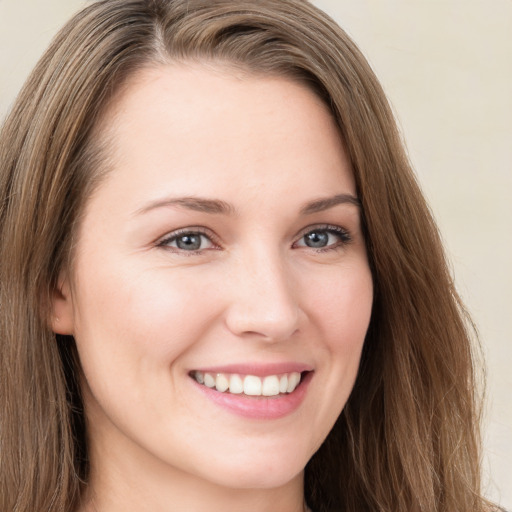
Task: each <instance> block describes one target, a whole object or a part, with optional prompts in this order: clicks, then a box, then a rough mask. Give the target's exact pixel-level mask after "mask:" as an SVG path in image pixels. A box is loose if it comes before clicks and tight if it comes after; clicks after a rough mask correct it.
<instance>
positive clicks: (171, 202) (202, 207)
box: [135, 197, 235, 215]
mask: <svg viewBox="0 0 512 512" xmlns="http://www.w3.org/2000/svg"><path fill="white" fill-rule="evenodd" d="M168 206H180V207H182V208H186V209H188V210H193V211H196V212H203V213H216V214H225V215H227V214H232V213H234V211H235V209H234V208H233V206H231V205H230V204H229V203H226V202H225V201H221V200H219V199H206V198H202V197H176V198H166V199H159V200H156V201H152V202H151V203H149V204H148V205H146V206H144V207H142V208H140V209H139V210H137V211H136V212H135V213H136V214H141V213H147V212H148V211H151V210H154V209H156V208H163V207H168Z"/></svg>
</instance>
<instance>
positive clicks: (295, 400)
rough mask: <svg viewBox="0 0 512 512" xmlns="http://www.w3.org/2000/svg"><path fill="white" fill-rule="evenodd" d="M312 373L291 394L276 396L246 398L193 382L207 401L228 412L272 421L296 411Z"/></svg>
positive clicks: (307, 374) (245, 396)
mask: <svg viewBox="0 0 512 512" xmlns="http://www.w3.org/2000/svg"><path fill="white" fill-rule="evenodd" d="M312 377H313V372H308V373H306V375H304V376H303V378H302V380H301V382H300V384H299V385H298V386H297V387H296V388H295V390H294V391H293V392H292V393H287V394H284V395H276V396H271V397H267V396H247V395H244V394H232V393H221V392H220V391H217V390H216V389H214V388H208V387H206V386H204V385H203V384H199V383H198V382H196V381H195V380H194V381H193V382H194V383H195V384H196V386H197V389H198V390H199V391H201V392H202V393H203V394H204V395H205V396H206V397H207V398H208V399H209V400H211V401H212V402H214V403H216V404H217V405H219V406H220V407H222V408H224V409H227V410H228V411H230V412H232V413H234V414H237V415H238V416H243V417H245V418H251V419H260V420H274V419H278V418H283V417H284V416H287V415H289V414H292V413H293V412H294V411H296V410H297V409H298V408H299V407H300V405H301V403H302V402H303V400H304V398H305V396H306V392H307V389H308V385H309V383H310V381H311V379H312Z"/></svg>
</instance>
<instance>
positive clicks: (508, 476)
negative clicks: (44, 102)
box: [0, 0, 512, 510]
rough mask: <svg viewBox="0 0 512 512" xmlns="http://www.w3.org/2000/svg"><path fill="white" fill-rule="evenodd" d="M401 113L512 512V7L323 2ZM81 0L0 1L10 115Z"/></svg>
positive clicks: (3, 97) (2, 105) (495, 466)
mask: <svg viewBox="0 0 512 512" xmlns="http://www.w3.org/2000/svg"><path fill="white" fill-rule="evenodd" d="M314 3H316V4H317V5H318V6H320V7H321V8H323V9H324V10H326V11H327V12H329V13H330V14H331V15H332V16H333V17H334V18H335V19H336V20H337V21H338V22H339V23H340V25H341V26H343V27H344V28H345V30H347V32H348V33H349V34H350V35H352V36H353V37H354V39H355V40H356V42H357V43H358V44H359V46H360V47H361V49H362V50H363V52H364V53H365V54H366V56H367V57H368V59H369V61H370V63H371V64H372V66H373V67H374V69H375V71H376V72H377V75H378V76H379V77H380V79H381V81H382V83H383V85H384V88H385V90H386V91H387V93H388V96H389V98H390V100H391V103H392V105H393V107H394V110H395V113H396V115H397V118H398V120H399V122H400V125H401V126H402V130H403V133H404V136H405V138H406V140H407V143H408V148H409V153H410V156H411V159H412V161H413V163H414V165H415V168H416V169H417V172H418V175H419V178H420V181H421V183H422V185H423V188H424V190H425V193H426V195H427V196H428V198H429V200H430V202H431V205H432V208H433V211H434V214H435V216H436V218H437V219H438V222H439V224H440V227H441V231H442V233H443V236H444V238H445V240H446V246H447V250H448V254H449V256H450V258H451V261H452V263H453V268H454V273H455V276H456V281H457V283H458V286H459V289H460V291H461V293H462V295H463V297H464V299H465V300H466V302H467V304H468V306H469V309H470V311H471V312H472V313H473V315H474V318H475V320H476V322H477V324H478V326H479V328H480V332H481V336H482V340H483V342H484V345H485V348H486V353H487V364H488V395H489V400H488V405H487V409H486V419H485V454H484V458H485V464H486V468H487V470H486V475H487V484H486V485H487V489H488V495H489V496H491V497H492V498H494V499H496V500H499V501H500V502H501V503H502V505H503V506H506V507H507V508H509V509H510V510H512V400H511V398H510V395H511V392H512V321H511V318H512V268H511V267H512V229H511V227H512V226H511V225H512V200H511V193H512V0H350V1H349V0H317V1H315V2H314ZM85 4H86V2H85V1H83V0H82V1H79V0H45V1H44V2H42V1H39V0H0V116H1V117H2V118H3V116H4V115H5V113H6V112H7V110H8V108H9V105H10V104H11V103H12V101H13V99H14V96H15V94H16V92H17V91H18V89H19V88H20V86H21V84H22V83H23V81H24V79H25V77H26V76H27V74H28V72H29V70H30V69H31V68H32V66H33V65H34V64H35V62H36V59H37V58H38V57H39V56H40V54H41V53H42V51H43V49H44V48H45V47H46V45H47V44H48V42H49V40H50V38H51V37H52V36H53V34H54V33H55V32H56V30H57V29H58V28H59V27H60V26H61V25H62V23H63V22H64V21H65V20H66V19H68V17H69V16H70V15H71V14H72V13H73V12H74V11H76V10H77V9H78V8H80V7H81V6H82V5H85Z"/></svg>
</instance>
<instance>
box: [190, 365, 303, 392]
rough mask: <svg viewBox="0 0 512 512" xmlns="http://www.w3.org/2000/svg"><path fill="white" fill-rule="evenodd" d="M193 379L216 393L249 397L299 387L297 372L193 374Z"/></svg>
mask: <svg viewBox="0 0 512 512" xmlns="http://www.w3.org/2000/svg"><path fill="white" fill-rule="evenodd" d="M192 375H193V377H194V378H195V380H196V381H197V382H199V384H204V385H205V386H207V387H209V388H215V389H216V390H217V391H220V392H222V393H223V392H225V391H229V392H230V393H235V394H240V393H244V394H245V395H250V396H276V395H279V393H291V392H292V391H294V390H295V388H296V387H297V386H298V385H299V382H300V378H301V375H300V373H299V372H291V373H284V374H282V375H267V376H266V377H256V376H255V375H245V376H244V375H239V374H236V373H234V374H227V373H208V372H200V371H195V372H193V374H192Z"/></svg>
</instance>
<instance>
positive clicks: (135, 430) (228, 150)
mask: <svg viewBox="0 0 512 512" xmlns="http://www.w3.org/2000/svg"><path fill="white" fill-rule="evenodd" d="M102 131H103V132H104V136H107V134H108V137H109V139H111V140H112V152H111V162H112V165H111V168H112V169H111V171H110V173H109V174H108V175H107V177H106V178H105V180H104V181H103V183H102V184H101V185H100V186H99V187H98V189H97V190H96V191H95V193H94V195H93V196H92V197H91V198H90V199H89V201H88V205H87V208H86V211H85V214H84V217H83V221H82V224H81V226H80V230H79V235H78V241H77V245H76V254H75V259H74V264H73V271H72V273H68V274H67V273H63V274H62V276H61V283H60V286H59V290H57V291H56V292H55V297H54V304H53V328H54V330H55V332H58V333H62V334H72V335H73V336H74V337H75V339H76V343H77V347H78V351H79V356H80V360H81V364H82V367H83V372H84V381H83V384H82V387H83V394H84V402H85V408H86V417H87V420H88V428H89V440H90V454H91V483H90V485H89V491H88V501H87V503H86V504H85V505H84V508H83V510H87V511H92V510H98V511H101V512H117V511H123V512H127V511H128V512H129V511H146V510H147V511H152V512H164V511H167V512H168V511H171V510H187V511H190V512H195V511H197V512H199V511H204V510H209V511H213V512H216V511H221V510H222V511H224V512H226V511H240V510H244V511H249V512H251V511H252V512H256V511H258V512H263V511H268V512H270V511H275V510H280V511H284V512H292V511H301V510H303V468H304V466H305V465H306V463H307V461H308V460H309V459H310V457H311V456H312V455H313V453H314V452H315V451H316V450H317V449H318V448H319V446H320V445H321V443H322V442H323V440H324V439H325V437H326V435H327V434H328V432H329V430H330V429H331V427H332V425H333V424H334V422H335V420H336V418H337V416H338V415H339V413H340V412H341V410H342V408H343V406H344V404H345V403H346V401H347V398H348V396H349V394H350V391H351V389H352V387H353V384H354V380H355V377H356V374H357V370H358V364H359V360H360V355H361V349H362V346H363V342H364V337H365V334H366V330H367V327H368V323H369V319H370V313H371V304H372V279H371V273H370V270H369V267H368V261H367V256H366V251H365V244H364V240H363V235H362V232H361V225H360V212H359V208H358V206H357V205H355V204H352V203H350V202H348V203H347V202H341V203H336V204H324V205H323V208H321V207H319V206H318V203H317V205H316V208H312V207H311V203H314V202H315V201H318V200H319V199H325V198H332V197H333V196H336V195H339V194H345V195H351V196H354V197H355V196H356V189H355V184H354V178H353V173H352V170H351V167H350V164H349V161H348V159H347V156H346V153H345V151H344V148H343V145H342V143H341V141H340V137H339V134H338V131H337V129H336V126H335V124H334V121H333V119H332V118H331V115H330V114H329V112H328V110H327V108H326V107H325V106H324V104H323V103H322V102H321V101H320V100H319V99H318V98H317V97H316V96H315V95H314V94H313V93H312V92H310V91H309V90H308V89H307V88H305V87H304V86H302V85H300V84H297V83H294V82H291V81H289V80H287V79H284V78H272V77H260V76H254V75H250V74H242V73H240V72H238V73H235V72H234V71H233V70H230V69H228V68H225V67H222V66H220V65H219V66H212V65H209V66H208V67H207V66H202V65H200V64H189V65H185V64H180V65H169V66H166V67H157V68H151V69H146V70H143V71H141V72H139V74H138V75H137V76H136V77H135V78H134V79H132V80H131V83H130V84H129V85H128V87H127V88H126V89H125V90H124V91H123V93H122V94H121V95H120V97H119V98H118V99H117V101H116V102H115V104H114V105H113V106H112V108H111V109H110V111H109V113H108V115H107V116H106V118H105V119H104V120H103V124H102ZM183 197H185V198H191V197H193V198H207V199H209V200H215V201H221V202H222V205H223V206H226V208H225V209H226V211H223V212H220V213H219V212H216V211H200V209H197V208H196V207H194V206H191V204H190V201H188V202H183V201H180V202H178V203H174V202H172V200H173V199H175V198H183ZM169 199H171V201H169ZM215 204H216V205H217V203H215ZM308 204H309V205H310V208H309V211H304V209H305V207H306V206H307V205H308ZM217 206H218V205H217ZM210 209H211V208H210ZM203 210H204V208H203ZM206 210H208V208H207V209H206ZM313 210H315V211H313ZM316 210H321V211H316ZM326 225H328V226H334V227H335V228H336V229H341V230H342V235H340V234H338V233H337V232H332V233H328V232H327V231H326V229H327V228H326ZM198 228H200V229H201V231H202V233H203V235H202V236H201V237H200V241H201V244H202V245H201V246H200V249H199V250H196V251H189V250H186V249H183V248H180V247H178V245H177V239H176V238H174V239H173V238H172V234H173V233H175V232H176V230H180V229H185V230H188V231H191V232H194V231H197V230H198ZM311 232H315V233H317V234H319V235H320V236H323V240H326V246H325V247H323V248H313V247H309V246H308V245H307V243H306V239H305V238H304V235H305V234H306V233H311ZM347 236H348V237H349V238H350V240H349V241H348V240H347ZM169 238H170V240H169ZM163 242H164V243H163ZM282 362H299V363H304V364H307V365H309V366H310V367H311V368H312V370H313V374H312V378H311V381H310V383H309V386H308V388H307V392H306V395H305V397H304V400H303V401H302V403H301V404H300V406H299V407H298V408H297V409H296V410H294V411H293V412H292V413H290V414H287V415H285V416H284V417H281V418H278V419H251V418H246V417H242V416H240V415H237V414H235V413H233V412H232V411H229V410H226V409H224V408H221V407H219V405H217V404H216V403H213V402H212V401H211V400H210V399H208V398H207V397H206V396H205V395H204V393H202V392H201V391H200V390H199V385H198V384H197V383H196V382H195V381H194V380H193V379H192V378H191V377H190V375H189V373H190V372H191V371H193V370H195V369H201V368H205V367H211V366H218V365H224V364H241V363H244V364H247V363H249V364H261V365H265V364H272V363H282Z"/></svg>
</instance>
